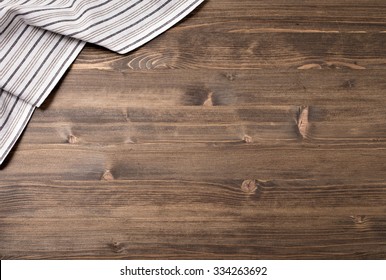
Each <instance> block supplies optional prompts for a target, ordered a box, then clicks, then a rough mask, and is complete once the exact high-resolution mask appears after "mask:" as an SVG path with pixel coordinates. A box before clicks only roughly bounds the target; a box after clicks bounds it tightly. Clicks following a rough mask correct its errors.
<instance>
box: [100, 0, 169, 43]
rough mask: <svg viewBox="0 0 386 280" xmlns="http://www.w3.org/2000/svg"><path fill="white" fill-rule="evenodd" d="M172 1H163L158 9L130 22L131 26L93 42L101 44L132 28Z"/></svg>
mask: <svg viewBox="0 0 386 280" xmlns="http://www.w3.org/2000/svg"><path fill="white" fill-rule="evenodd" d="M171 1H172V0H168V1H166V2H165V3H163V4H162V5H161V6H159V7H158V8H157V9H155V10H154V11H153V12H151V13H149V14H147V15H146V16H144V17H143V18H141V19H140V20H137V21H136V22H134V23H132V24H130V25H129V26H126V27H125V28H123V29H121V30H119V31H116V32H114V33H113V34H110V35H109V36H107V37H105V38H103V39H101V40H98V41H95V42H93V43H94V44H100V43H101V42H103V41H105V40H107V39H109V38H111V37H114V36H115V35H117V34H119V33H121V32H122V31H125V30H127V29H129V28H132V27H133V26H136V25H138V24H139V23H141V22H143V21H144V20H145V19H147V18H149V17H151V16H152V15H154V14H155V13H157V12H159V11H160V10H162V8H163V7H165V6H166V5H167V4H169V3H170V2H171Z"/></svg>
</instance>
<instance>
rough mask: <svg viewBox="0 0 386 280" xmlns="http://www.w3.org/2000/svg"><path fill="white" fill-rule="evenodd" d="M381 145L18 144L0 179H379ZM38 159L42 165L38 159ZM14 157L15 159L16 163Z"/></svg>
mask: <svg viewBox="0 0 386 280" xmlns="http://www.w3.org/2000/svg"><path fill="white" fill-rule="evenodd" d="M385 157H386V149H384V148H369V147H365V148H361V147H359V148H356V147H346V146H344V145H340V146H339V145H338V146H332V147H328V146H327V147H319V146H318V145H314V146H308V147H307V146H303V145H295V146H291V145H281V146H280V145H276V146H260V145H259V144H249V143H245V142H241V141H240V142H239V143H234V144H232V143H231V144H226V143H225V144H221V143H213V144H206V143H182V144H181V143H165V144H159V143H157V144H135V145H133V144H121V145H112V146H110V145H98V144H96V145H85V146H76V145H75V146H72V145H70V144H61V145H60V144H58V145H49V146H48V147H47V146H46V145H34V146H32V147H29V146H27V147H20V149H18V152H17V153H16V154H15V155H14V156H13V158H12V159H11V163H12V161H14V164H13V165H12V167H11V166H9V167H4V168H3V170H2V179H4V180H5V179H8V180H10V179H14V178H18V179H20V180H28V179H34V180H40V179H42V180H98V179H99V178H100V177H101V176H102V174H103V172H104V171H105V170H106V169H108V170H111V171H112V172H113V174H114V177H116V178H117V179H137V180H157V179H186V180H198V181H210V182H218V181H223V180H230V179H249V178H258V179H262V180H270V179H283V178H291V179H300V180H301V179H315V180H321V179H327V178H331V180H338V181H347V180H361V181H366V180H369V181H384V180H385V168H386V165H385ZM42 159H44V165H43V166H42V165H41V164H40V163H41V162H42ZM16 163H17V164H16Z"/></svg>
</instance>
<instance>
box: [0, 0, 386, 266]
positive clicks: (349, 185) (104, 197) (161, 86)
mask: <svg viewBox="0 0 386 280" xmlns="http://www.w3.org/2000/svg"><path fill="white" fill-rule="evenodd" d="M385 14H386V3H385V1H383V0H362V1H345V0H323V1H322V0H313V1H311V0H304V1H300V0H271V1H258V0H243V1H236V0H207V1H206V3H204V4H203V5H202V6H201V7H200V8H199V9H197V10H196V11H195V12H194V14H192V15H191V16H189V17H188V18H187V19H185V20H184V21H183V22H181V23H180V24H179V25H178V26H176V27H174V28H172V29H171V30H169V31H167V32H166V33H165V34H163V35H161V36H160V37H158V38H156V39H155V40H153V41H151V42H150V43H148V44H147V45H145V46H143V47H141V48H140V49H138V50H136V51H133V52H132V53H130V54H128V55H125V56H121V55H117V54H114V53H112V52H110V51H107V50H105V49H102V48H99V47H95V46H92V45H88V46H87V47H86V48H85V49H84V51H83V52H82V53H81V54H80V56H79V57H78V59H77V60H76V62H75V64H74V65H73V66H72V68H71V69H70V70H69V71H68V73H67V74H66V76H65V77H64V79H63V80H62V81H61V83H60V84H59V85H58V87H57V88H56V90H55V91H54V93H53V94H52V95H51V96H50V97H49V99H48V100H47V101H46V102H45V103H44V104H43V106H42V108H41V109H39V110H37V111H36V113H35V114H34V116H33V118H32V120H31V122H30V124H29V126H28V128H27V130H26V132H25V133H24V135H23V137H22V139H21V140H20V141H19V143H18V144H17V146H16V147H15V148H14V149H13V152H12V154H11V155H10V157H9V158H8V160H7V162H6V163H5V164H4V165H3V166H1V167H0V258H1V259H59V258H60V259H66V258H68V259H157V258H162V259H163V258H167V259H180V258H183V259H186V258H187V259H241V258H245V259H385V258H386V17H385Z"/></svg>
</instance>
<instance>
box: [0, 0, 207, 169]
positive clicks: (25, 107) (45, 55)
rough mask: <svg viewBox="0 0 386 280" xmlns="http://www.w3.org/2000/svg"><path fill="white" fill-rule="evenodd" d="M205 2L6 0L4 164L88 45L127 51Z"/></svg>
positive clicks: (0, 91) (0, 136)
mask: <svg viewBox="0 0 386 280" xmlns="http://www.w3.org/2000/svg"><path fill="white" fill-rule="evenodd" d="M203 1H204V0H115V1H111V0H21V1H17V0H14V1H12V0H11V1H0V164H1V163H2V162H3V161H4V159H5V157H6V156H7V154H8V153H9V151H10V150H11V148H12V146H13V145H14V144H15V142H16V141H17V139H18V137H19V136H20V134H21V133H22V131H23V130H24V128H25V126H26V124H27V123H28V120H29V119H30V117H31V116H32V113H33V111H34V109H35V108H36V107H39V106H40V105H41V104H42V102H43V101H44V100H45V99H46V97H47V96H48V94H49V93H50V92H51V91H52V89H53V88H54V86H55V85H56V84H57V82H58V81H59V80H60V78H61V77H62V75H63V74H64V72H65V71H66V70H67V68H68V67H69V66H70V65H71V63H72V62H73V61H74V59H75V58H76V57H77V55H78V54H79V52H80V51H81V50H82V48H83V47H84V45H85V43H86V42H89V43H94V44H98V45H100V46H103V47H105V48H108V49H110V50H112V51H115V52H118V53H120V54H124V53H127V52H129V51H131V50H133V49H135V48H137V47H139V46H141V45H143V44H144V43H146V42H148V41H149V40H151V39H153V38H154V37H156V36H158V35H159V34H161V33H162V32H164V31H166V30H167V29H168V28H170V27H171V26H172V25H174V24H176V23H177V22H178V21H180V20H181V19H182V18H184V17H185V16H186V15H187V14H189V13H190V12H191V11H193V10H194V9H195V8H196V7H197V6H198V5H199V4H201V3H202V2H203Z"/></svg>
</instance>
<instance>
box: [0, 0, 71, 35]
mask: <svg viewBox="0 0 386 280" xmlns="http://www.w3.org/2000/svg"><path fill="white" fill-rule="evenodd" d="M54 2H55V1H52V2H50V3H49V4H47V5H50V4H52V3H54ZM75 2H76V0H74V1H73V2H72V4H71V5H70V6H68V7H55V8H50V9H40V10H33V11H29V12H26V13H22V14H16V15H15V16H14V17H13V18H12V19H11V21H10V22H9V24H8V25H7V26H6V27H5V28H4V29H3V31H2V32H0V35H2V34H3V33H4V31H6V30H7V29H8V28H9V27H10V26H11V25H12V23H13V22H14V21H15V19H16V18H17V17H21V16H26V15H30V14H33V13H36V12H43V11H51V10H65V9H70V8H72V7H73V6H74V4H75ZM6 20H7V18H5V21H6Z"/></svg>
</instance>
